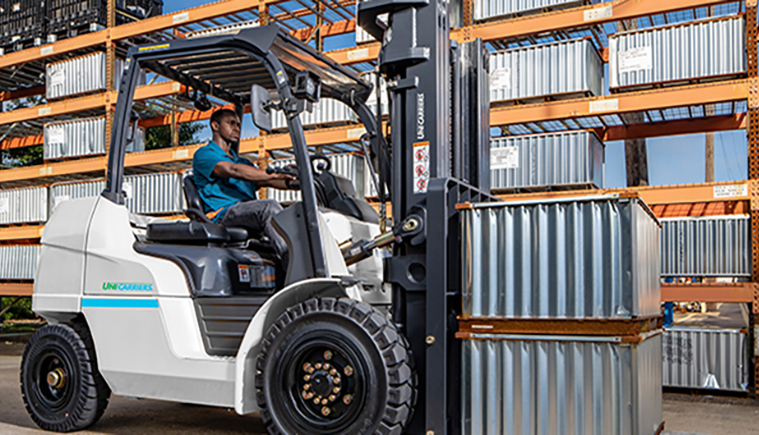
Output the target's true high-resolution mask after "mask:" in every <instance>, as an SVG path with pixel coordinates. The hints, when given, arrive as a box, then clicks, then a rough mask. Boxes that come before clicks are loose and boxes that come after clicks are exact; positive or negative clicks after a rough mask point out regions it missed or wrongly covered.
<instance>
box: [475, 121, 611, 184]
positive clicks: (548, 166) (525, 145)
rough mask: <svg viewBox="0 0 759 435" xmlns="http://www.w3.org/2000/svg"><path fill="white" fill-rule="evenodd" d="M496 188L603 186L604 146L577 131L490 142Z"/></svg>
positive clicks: (589, 133) (596, 137)
mask: <svg viewBox="0 0 759 435" xmlns="http://www.w3.org/2000/svg"><path fill="white" fill-rule="evenodd" d="M490 156H491V159H490V186H491V188H492V189H515V188H526V187H530V188H537V187H549V186H552V187H558V186H574V187H603V165H604V143H603V142H601V140H600V139H598V136H596V135H595V133H593V132H587V131H576V132H565V133H552V134H536V135H525V136H512V137H504V138H497V139H491V140H490Z"/></svg>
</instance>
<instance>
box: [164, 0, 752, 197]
mask: <svg viewBox="0 0 759 435" xmlns="http://www.w3.org/2000/svg"><path fill="white" fill-rule="evenodd" d="M206 3H209V2H208V1H207V0H183V1H180V0H164V13H168V12H173V11H177V10H182V9H187V8H190V7H194V6H199V5H203V4H206ZM354 41H355V40H354V36H353V34H348V35H342V36H337V37H332V38H327V39H326V40H325V50H335V49H338V48H344V47H349V46H353V45H355V44H354ZM606 87H607V89H608V85H606ZM246 118H249V117H246ZM209 135H210V131H209V129H205V130H204V131H203V132H201V134H200V138H201V139H202V140H205V139H207V138H208V137H209ZM254 135H257V132H256V131H255V127H253V126H252V123H251V122H250V120H249V119H246V120H244V122H243V132H242V136H243V137H250V136H254ZM746 144H747V141H746V132H745V131H744V130H739V131H727V132H718V133H715V138H714V169H715V180H716V181H730V180H745V179H746V178H748V156H747V145H746ZM646 145H647V151H648V173H649V182H650V184H651V185H667V184H683V183H702V182H704V181H705V166H706V159H705V135H704V134H693V135H683V136H670V137H662V138H651V139H648V140H647V144H646ZM624 160H625V159H624V142H623V141H614V142H607V143H606V171H605V173H606V182H605V187H624V186H625V185H626V175H625V162H624Z"/></svg>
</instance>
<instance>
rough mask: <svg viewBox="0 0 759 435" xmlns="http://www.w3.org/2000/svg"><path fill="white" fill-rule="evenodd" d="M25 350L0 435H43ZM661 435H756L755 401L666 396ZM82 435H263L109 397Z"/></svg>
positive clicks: (9, 362) (3, 349)
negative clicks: (23, 381)
mask: <svg viewBox="0 0 759 435" xmlns="http://www.w3.org/2000/svg"><path fill="white" fill-rule="evenodd" d="M23 346H24V345H23V344H20V343H10V342H0V435H39V434H44V433H48V432H43V431H41V430H39V429H38V428H37V426H35V424H34V422H33V421H32V420H31V418H29V415H28V414H27V413H26V410H25V409H24V403H23V401H22V399H21V393H20V390H19V366H20V364H21V355H22V353H23V351H24V347H23ZM664 421H665V428H666V431H664V433H663V434H662V435H726V434H741V435H743V434H745V435H753V434H756V435H759V401H757V400H751V399H742V398H734V397H718V396H690V395H684V394H665V396H664ZM78 433H79V434H84V435H104V434H109V435H111V434H113V435H119V434H125V435H126V434H129V435H131V434H145V433H160V434H204V435H205V434H208V435H216V434H219V435H220V434H230V435H231V434H246V435H259V434H260V435H264V434H265V433H266V431H265V429H264V426H263V422H262V421H261V418H260V416H259V415H258V413H254V414H251V415H245V416H240V415H237V414H236V413H235V412H234V410H232V409H224V408H212V407H204V406H195V405H183V404H177V403H169V402H161V401H157V400H136V399H127V398H123V397H117V396H112V397H111V402H110V404H109V405H108V409H106V411H105V415H103V417H102V418H101V419H100V421H98V422H97V423H96V424H95V425H94V426H93V427H92V428H90V430H87V431H82V432H78Z"/></svg>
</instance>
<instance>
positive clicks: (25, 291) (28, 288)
mask: <svg viewBox="0 0 759 435" xmlns="http://www.w3.org/2000/svg"><path fill="white" fill-rule="evenodd" d="M33 288H34V284H33V283H31V282H18V283H16V282H4V283H0V296H31V295H32V289H33Z"/></svg>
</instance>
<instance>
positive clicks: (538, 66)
mask: <svg viewBox="0 0 759 435" xmlns="http://www.w3.org/2000/svg"><path fill="white" fill-rule="evenodd" d="M488 71H489V72H490V101H491V102H495V101H510V100H519V99H526V98H535V97H547V96H561V95H564V96H568V95H586V94H588V95H601V94H602V93H603V84H604V81H603V61H602V60H601V56H600V55H599V54H598V51H597V50H596V49H595V47H594V46H593V43H592V42H591V41H590V40H589V39H575V40H569V41H562V42H555V43H551V44H542V45H533V46H529V47H520V48H515V49H510V50H504V51H496V52H493V53H491V55H490V66H489V69H488Z"/></svg>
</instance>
